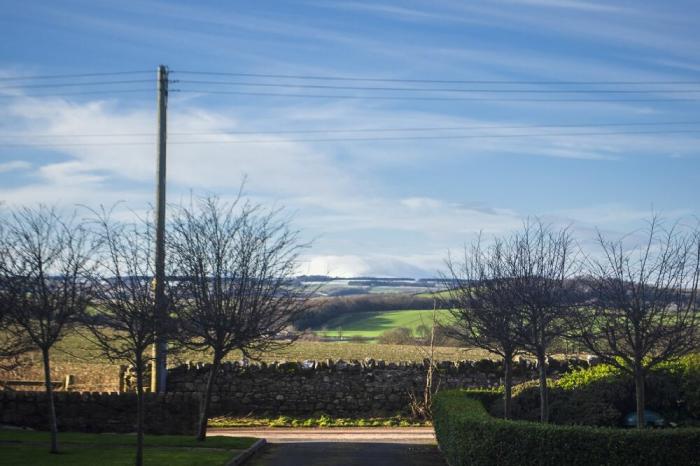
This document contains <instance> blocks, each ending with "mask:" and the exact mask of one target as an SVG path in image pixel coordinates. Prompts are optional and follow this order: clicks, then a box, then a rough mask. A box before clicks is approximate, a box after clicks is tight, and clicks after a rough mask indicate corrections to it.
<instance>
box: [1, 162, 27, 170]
mask: <svg viewBox="0 0 700 466" xmlns="http://www.w3.org/2000/svg"><path fill="white" fill-rule="evenodd" d="M31 167H32V164H31V163H29V162H27V161H26V160H10V161H9V162H0V173H7V172H13V171H19V170H28V169H29V168H31Z"/></svg>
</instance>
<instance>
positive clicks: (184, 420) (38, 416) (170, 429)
mask: <svg viewBox="0 0 700 466" xmlns="http://www.w3.org/2000/svg"><path fill="white" fill-rule="evenodd" d="M54 395H55V402H56V415H57V417H58V429H59V431H77V432H134V431H135V430H136V429H135V423H136V395H135V394H133V393H98V392H94V393H90V392H83V393H78V392H57V393H55V394H54ZM47 406H48V403H47V396H46V393H43V392H10V391H6V392H3V391H0V424H4V425H14V426H21V427H30V428H33V429H39V430H48V425H49V423H48V416H47ZM198 406H199V404H198V398H197V397H196V396H193V395H187V394H183V393H178V394H175V393H168V394H165V395H152V394H146V395H145V407H146V416H145V424H146V431H147V432H148V433H153V434H194V432H195V426H196V420H197V410H198ZM0 462H1V461H0Z"/></svg>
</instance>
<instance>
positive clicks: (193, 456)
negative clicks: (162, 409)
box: [0, 429, 255, 466]
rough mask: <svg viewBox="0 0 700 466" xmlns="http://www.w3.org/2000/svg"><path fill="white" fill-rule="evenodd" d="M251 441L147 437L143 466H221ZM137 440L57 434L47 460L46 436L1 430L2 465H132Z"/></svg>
mask: <svg viewBox="0 0 700 466" xmlns="http://www.w3.org/2000/svg"><path fill="white" fill-rule="evenodd" d="M254 441H255V439H253V438H243V437H241V438H236V437H209V438H207V440H206V441H205V442H197V441H196V440H194V438H193V437H190V436H188V437H185V436H175V435H162V436H157V435H147V436H146V437H145V441H144V444H145V448H144V463H145V464H150V465H163V466H165V465H167V466H179V465H182V466H194V465H199V466H223V465H224V464H227V463H228V462H229V461H230V460H231V459H232V458H233V457H234V456H236V455H238V454H239V453H240V452H241V451H242V450H244V449H246V448H248V447H249V446H250V445H252V444H253V442H254ZM135 442H136V437H135V436H134V435H130V434H79V433H73V432H62V433H59V434H58V443H59V450H60V453H59V454H58V455H51V454H49V452H48V450H49V447H48V445H49V434H48V432H34V431H22V430H17V429H6V430H5V429H0V458H2V459H0V464H3V465H18V466H20V465H27V466H29V465H31V466H39V465H66V466H68V465H70V466H79V465H85V466H88V465H89V466H92V465H96V464H99V465H103V466H110V465H114V466H116V465H124V466H127V465H131V464H134V455H135V446H134V445H135Z"/></svg>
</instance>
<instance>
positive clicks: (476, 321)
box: [445, 237, 520, 419]
mask: <svg viewBox="0 0 700 466" xmlns="http://www.w3.org/2000/svg"><path fill="white" fill-rule="evenodd" d="M504 247H505V243H504V242H503V240H501V239H498V238H496V239H495V240H494V243H493V245H491V246H489V247H484V246H483V244H482V241H481V237H479V240H478V241H477V242H476V243H475V244H473V245H472V246H471V247H470V248H466V247H465V250H464V257H463V260H462V261H461V262H456V261H455V260H453V259H452V257H451V256H449V257H448V259H447V261H446V265H447V271H448V274H447V281H446V283H445V287H446V289H448V290H449V300H448V304H449V306H448V307H449V308H450V309H451V311H450V312H451V313H452V315H453V316H454V321H455V324H454V325H451V326H450V327H449V328H448V329H449V333H450V334H451V336H453V337H455V338H457V339H459V340H460V341H462V342H465V343H466V344H468V345H473V346H476V347H478V348H482V349H485V350H486V351H489V352H491V353H493V354H496V355H498V356H500V357H501V358H503V366H504V400H503V403H504V417H505V418H506V419H508V418H510V415H511V393H512V385H513V380H512V363H513V357H514V356H515V354H516V353H517V352H518V350H519V348H520V347H519V346H518V340H517V334H516V328H517V327H518V322H517V321H516V319H518V317H519V315H518V313H517V312H515V310H514V309H513V307H512V305H511V304H512V303H511V301H510V300H508V299H507V298H508V296H509V294H508V293H506V292H505V291H506V290H507V289H508V287H509V285H510V284H509V279H510V277H509V276H507V275H506V267H505V261H504Z"/></svg>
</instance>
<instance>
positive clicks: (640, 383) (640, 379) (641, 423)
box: [634, 369, 646, 429]
mask: <svg viewBox="0 0 700 466" xmlns="http://www.w3.org/2000/svg"><path fill="white" fill-rule="evenodd" d="M634 388H635V392H636V393H635V394H636V401H637V428H639V429H643V428H644V427H646V420H645V419H644V405H645V404H646V402H645V399H644V398H645V394H644V373H643V372H642V371H641V370H640V369H635V371H634Z"/></svg>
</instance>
